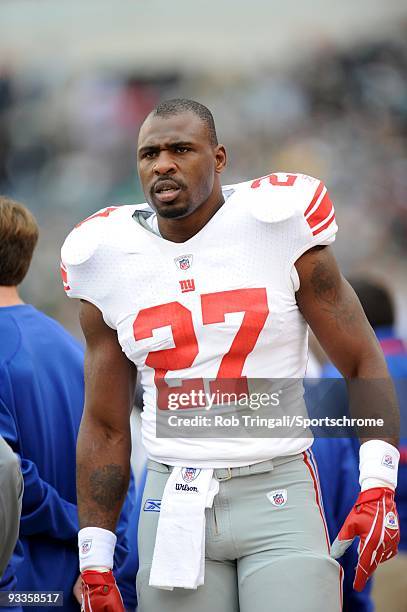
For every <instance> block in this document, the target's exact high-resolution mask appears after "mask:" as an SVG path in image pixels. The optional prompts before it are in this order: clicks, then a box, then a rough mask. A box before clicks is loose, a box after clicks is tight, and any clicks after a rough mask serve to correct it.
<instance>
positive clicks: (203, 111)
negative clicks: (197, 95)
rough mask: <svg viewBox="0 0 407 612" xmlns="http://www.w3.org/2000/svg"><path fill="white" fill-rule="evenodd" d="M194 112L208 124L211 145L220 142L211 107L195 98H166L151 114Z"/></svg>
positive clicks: (161, 115) (162, 115)
mask: <svg viewBox="0 0 407 612" xmlns="http://www.w3.org/2000/svg"><path fill="white" fill-rule="evenodd" d="M188 112H191V113H194V115H196V116H197V117H199V118H200V119H201V120H202V121H203V122H204V123H205V125H206V128H207V131H208V136H209V140H210V143H211V145H213V146H215V147H216V145H217V144H218V136H217V134H216V127H215V121H214V119H213V115H212V113H211V111H210V110H209V108H207V107H206V106H204V105H203V104H201V103H200V102H196V101H195V100H188V99H187V98H173V99H172V100H164V101H163V102H160V104H158V106H156V107H155V108H154V109H153V110H152V111H151V113H150V114H152V115H153V116H156V117H171V116H172V115H180V114H182V113H188Z"/></svg>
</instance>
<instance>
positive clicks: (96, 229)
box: [61, 206, 121, 266]
mask: <svg viewBox="0 0 407 612" xmlns="http://www.w3.org/2000/svg"><path fill="white" fill-rule="evenodd" d="M120 208H121V207H120V206H108V207H107V208H102V209H101V210H99V211H98V212H96V213H95V214H93V215H91V216H90V217H87V218H86V219H84V220H83V221H81V222H80V223H78V225H76V226H75V228H74V229H73V230H72V231H71V233H70V234H69V235H68V236H67V238H66V240H65V242H64V244H63V245H62V249H61V256H62V261H63V262H64V264H65V265H72V266H75V265H79V264H81V263H84V262H85V261H87V260H88V259H90V257H92V255H93V253H94V252H95V251H96V249H97V247H98V246H99V244H100V242H101V240H102V238H103V236H104V234H105V232H106V230H107V226H106V219H107V218H108V217H110V215H111V214H113V213H114V212H115V211H117V210H118V209H120Z"/></svg>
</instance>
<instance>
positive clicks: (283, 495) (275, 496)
mask: <svg viewBox="0 0 407 612" xmlns="http://www.w3.org/2000/svg"><path fill="white" fill-rule="evenodd" d="M267 497H268V498H269V500H270V501H271V503H272V504H273V506H277V507H278V508H281V506H284V505H285V503H286V501H287V489H278V490H276V491H270V493H267Z"/></svg>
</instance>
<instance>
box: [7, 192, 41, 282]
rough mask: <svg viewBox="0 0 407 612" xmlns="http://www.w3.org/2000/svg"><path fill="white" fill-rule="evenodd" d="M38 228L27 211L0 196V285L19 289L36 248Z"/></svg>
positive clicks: (18, 204)
mask: <svg viewBox="0 0 407 612" xmlns="http://www.w3.org/2000/svg"><path fill="white" fill-rule="evenodd" d="M37 240H38V225H37V222H36V220H35V218H34V216H33V215H32V214H31V213H30V211H29V210H28V208H26V207H25V206H23V205H22V204H20V203H19V202H15V201H14V200H12V199H10V198H8V197H6V196H0V285H3V286H7V287H13V286H16V285H19V284H20V283H21V281H22V280H23V279H24V277H25V275H26V274H27V271H28V268H29V266H30V263H31V259H32V256H33V252H34V248H35V245H36V244H37Z"/></svg>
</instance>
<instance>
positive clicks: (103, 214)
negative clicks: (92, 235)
mask: <svg viewBox="0 0 407 612" xmlns="http://www.w3.org/2000/svg"><path fill="white" fill-rule="evenodd" d="M118 208H120V207H119V206H109V207H108V208H105V209H104V210H102V211H101V212H98V213H95V214H94V215H91V216H90V217H87V218H86V219H84V220H83V221H81V222H80V223H78V225H75V228H77V227H80V226H81V225H83V224H84V223H86V222H87V221H91V220H92V219H96V217H108V216H109V215H110V213H112V212H113V211H114V210H117V209H118Z"/></svg>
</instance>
